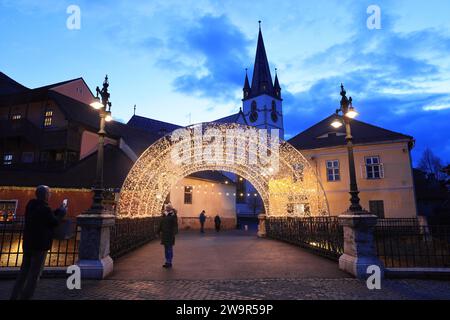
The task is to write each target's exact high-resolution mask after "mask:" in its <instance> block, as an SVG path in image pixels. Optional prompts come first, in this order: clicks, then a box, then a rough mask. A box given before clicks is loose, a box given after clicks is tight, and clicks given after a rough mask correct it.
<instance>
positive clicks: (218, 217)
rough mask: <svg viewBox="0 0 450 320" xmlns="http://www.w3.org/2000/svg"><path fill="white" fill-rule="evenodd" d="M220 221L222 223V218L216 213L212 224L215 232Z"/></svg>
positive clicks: (218, 229) (218, 227)
mask: <svg viewBox="0 0 450 320" xmlns="http://www.w3.org/2000/svg"><path fill="white" fill-rule="evenodd" d="M221 223H222V220H221V219H220V216H219V214H217V215H216V217H215V218H214V225H215V226H216V232H219V231H220V225H221Z"/></svg>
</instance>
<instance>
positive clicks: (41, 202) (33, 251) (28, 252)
mask: <svg viewBox="0 0 450 320" xmlns="http://www.w3.org/2000/svg"><path fill="white" fill-rule="evenodd" d="M49 197H50V188H49V187H47V186H39V187H37V188H36V199H32V200H30V201H29V202H28V204H27V207H26V211H25V227H24V231H23V244H22V248H23V259H22V265H21V267H20V273H19V276H18V278H17V280H16V283H15V286H14V289H13V292H12V294H11V300H16V299H21V300H28V299H31V298H32V297H33V294H34V290H35V289H36V285H37V282H38V280H39V277H40V276H41V273H42V270H43V269H44V264H45V258H46V257H47V251H48V250H49V249H50V248H51V246H52V240H53V229H54V228H55V227H56V226H57V225H58V223H59V221H60V219H61V218H62V217H63V216H64V215H65V209H64V208H63V207H61V208H59V209H57V210H55V211H54V212H53V211H52V209H50V207H49V205H48V199H49Z"/></svg>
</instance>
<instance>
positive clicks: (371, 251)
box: [339, 211, 384, 279]
mask: <svg viewBox="0 0 450 320" xmlns="http://www.w3.org/2000/svg"><path fill="white" fill-rule="evenodd" d="M362 213H363V214H361V215H355V214H354V213H353V214H352V213H348V214H344V215H341V216H339V223H340V225H342V226H343V227H344V254H343V255H342V256H340V257H339V269H341V270H344V271H346V272H348V273H350V274H352V275H354V276H355V277H356V278H358V279H366V278H367V277H368V276H370V274H367V267H369V266H370V265H377V266H379V267H380V269H381V276H382V277H383V276H384V272H383V269H384V267H383V264H382V262H381V261H380V260H379V259H378V257H377V254H376V250H375V241H374V228H375V226H376V224H377V216H375V215H372V214H368V212H366V211H364V212H362Z"/></svg>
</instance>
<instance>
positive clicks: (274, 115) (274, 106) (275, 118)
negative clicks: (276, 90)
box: [270, 100, 278, 122]
mask: <svg viewBox="0 0 450 320" xmlns="http://www.w3.org/2000/svg"><path fill="white" fill-rule="evenodd" d="M270 117H271V118H272V121H273V122H277V121H278V114H277V104H276V102H275V100H272V111H271V112H270Z"/></svg>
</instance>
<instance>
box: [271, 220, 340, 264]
mask: <svg viewBox="0 0 450 320" xmlns="http://www.w3.org/2000/svg"><path fill="white" fill-rule="evenodd" d="M266 230H267V236H268V237H270V238H272V239H276V240H281V241H285V242H289V243H292V244H296V245H299V246H301V247H304V248H308V249H311V250H313V251H315V252H316V253H318V254H321V255H323V256H326V257H328V258H331V259H334V260H337V259H338V258H339V256H340V255H341V254H342V253H343V251H344V236H343V229H342V227H341V226H339V222H338V219H337V217H309V218H292V217H273V218H268V219H267V221H266Z"/></svg>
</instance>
